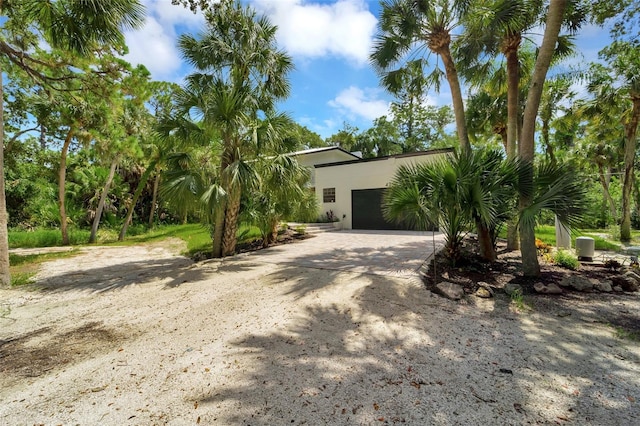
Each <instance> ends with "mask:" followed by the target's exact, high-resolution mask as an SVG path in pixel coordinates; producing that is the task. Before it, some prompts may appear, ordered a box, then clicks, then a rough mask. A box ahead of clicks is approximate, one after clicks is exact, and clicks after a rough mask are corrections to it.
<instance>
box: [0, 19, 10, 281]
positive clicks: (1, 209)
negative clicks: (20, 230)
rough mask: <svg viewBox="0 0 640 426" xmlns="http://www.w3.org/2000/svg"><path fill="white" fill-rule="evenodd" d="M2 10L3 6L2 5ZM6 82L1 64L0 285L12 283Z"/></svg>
mask: <svg viewBox="0 0 640 426" xmlns="http://www.w3.org/2000/svg"><path fill="white" fill-rule="evenodd" d="M0 10H1V6H0ZM2 99H4V82H3V79H2V64H0V287H8V286H10V285H11V273H10V271H9V231H8V229H7V228H8V224H9V215H8V214H7V200H6V198H5V190H4V102H2Z"/></svg>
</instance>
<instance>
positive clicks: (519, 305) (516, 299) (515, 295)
mask: <svg viewBox="0 0 640 426" xmlns="http://www.w3.org/2000/svg"><path fill="white" fill-rule="evenodd" d="M509 297H510V298H511V303H512V304H513V306H514V307H515V309H516V311H517V312H526V311H531V310H533V308H532V307H531V306H530V305H529V304H527V303H526V302H525V301H524V295H523V294H522V290H520V289H517V290H515V291H513V292H512V293H511V294H510V295H509Z"/></svg>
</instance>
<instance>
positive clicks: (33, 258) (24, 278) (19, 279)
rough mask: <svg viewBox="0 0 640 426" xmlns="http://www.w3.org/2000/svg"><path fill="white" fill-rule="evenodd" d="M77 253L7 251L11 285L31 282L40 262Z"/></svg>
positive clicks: (71, 251)
mask: <svg viewBox="0 0 640 426" xmlns="http://www.w3.org/2000/svg"><path fill="white" fill-rule="evenodd" d="M77 253H78V251H77V250H66V251H59V252H52V253H40V254H24V255H23V254H15V253H9V265H10V266H9V272H10V273H11V286H13V287H17V286H22V285H27V284H31V283H32V282H33V277H34V276H35V275H36V273H37V272H38V268H39V266H40V264H41V263H43V262H47V261H49V260H54V259H63V258H66V257H72V256H75V255H76V254H77Z"/></svg>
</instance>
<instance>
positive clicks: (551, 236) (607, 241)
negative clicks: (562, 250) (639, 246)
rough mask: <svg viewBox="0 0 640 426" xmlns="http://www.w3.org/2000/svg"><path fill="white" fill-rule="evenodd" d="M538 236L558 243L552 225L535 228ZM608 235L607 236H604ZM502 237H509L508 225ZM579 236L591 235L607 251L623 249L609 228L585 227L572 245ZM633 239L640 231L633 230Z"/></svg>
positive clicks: (553, 244) (574, 236)
mask: <svg viewBox="0 0 640 426" xmlns="http://www.w3.org/2000/svg"><path fill="white" fill-rule="evenodd" d="M535 235H536V238H538V239H540V240H541V241H543V242H544V243H546V244H549V245H552V246H555V245H556V228H555V226H551V225H540V226H536V228H535ZM603 235H606V236H607V237H606V238H605V237H603ZM499 237H500V238H507V230H506V227H504V229H502V230H501V231H500V234H499ZM577 237H591V238H593V239H594V242H595V249H596V250H606V251H620V250H621V249H622V245H621V244H620V242H618V241H615V240H612V239H611V238H610V236H609V231H608V230H599V229H584V230H577V231H576V232H575V233H573V234H572V235H571V244H572V247H575V246H576V238H577ZM632 237H633V239H634V240H635V239H637V238H640V231H633V232H632Z"/></svg>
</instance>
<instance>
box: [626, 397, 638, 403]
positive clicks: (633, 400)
mask: <svg viewBox="0 0 640 426" xmlns="http://www.w3.org/2000/svg"><path fill="white" fill-rule="evenodd" d="M627 399H628V400H629V402H636V399H635V398H634V397H632V396H628V397H627Z"/></svg>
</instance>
